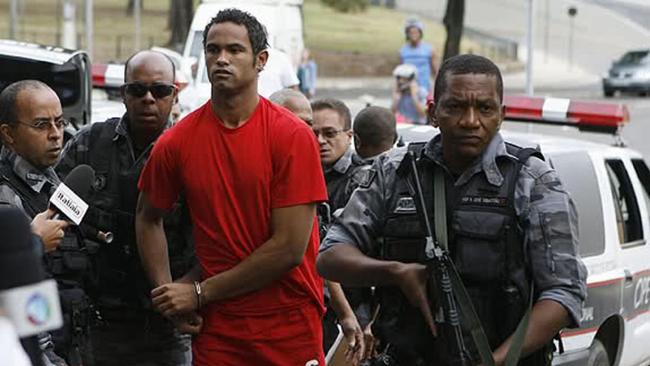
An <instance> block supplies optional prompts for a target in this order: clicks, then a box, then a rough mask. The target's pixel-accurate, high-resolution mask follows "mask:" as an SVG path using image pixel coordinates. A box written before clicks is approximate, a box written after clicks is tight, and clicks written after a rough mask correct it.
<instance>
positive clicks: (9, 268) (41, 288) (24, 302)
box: [0, 207, 63, 365]
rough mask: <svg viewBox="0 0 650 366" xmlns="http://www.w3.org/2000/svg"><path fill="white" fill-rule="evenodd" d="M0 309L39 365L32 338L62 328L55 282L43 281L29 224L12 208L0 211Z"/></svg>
mask: <svg viewBox="0 0 650 366" xmlns="http://www.w3.org/2000/svg"><path fill="white" fill-rule="evenodd" d="M0 233H2V240H0V309H2V310H3V312H4V313H5V315H6V317H7V318H8V319H9V320H10V321H11V323H12V324H13V326H14V328H15V329H16V333H17V334H18V336H19V337H21V343H22V344H23V348H24V349H25V351H26V352H27V353H28V354H29V356H30V359H31V360H32V363H33V364H34V365H41V364H42V360H41V351H40V348H39V347H38V339H37V338H36V337H34V335H35V334H38V333H41V332H45V331H49V330H53V329H57V328H60V327H61V326H62V324H63V319H62V316H61V306H60V303H59V295H58V291H57V285H56V281H55V280H53V279H48V280H45V271H44V269H43V267H42V264H41V249H40V248H39V246H38V245H37V243H36V242H35V241H34V236H33V234H32V232H31V228H30V224H29V221H28V220H27V217H26V216H25V214H24V213H23V212H22V211H21V210H19V209H16V208H8V207H2V208H0Z"/></svg>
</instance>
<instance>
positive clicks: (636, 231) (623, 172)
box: [603, 158, 650, 365]
mask: <svg viewBox="0 0 650 366" xmlns="http://www.w3.org/2000/svg"><path fill="white" fill-rule="evenodd" d="M603 163H604V164H605V169H606V171H607V176H608V183H609V185H610V192H611V195H612V199H613V201H614V207H615V210H616V227H617V232H618V239H619V240H618V243H617V244H618V245H619V246H620V248H621V254H620V259H621V260H620V263H621V265H622V267H621V268H622V270H623V275H624V279H623V284H624V286H623V304H622V309H621V315H622V316H623V317H624V319H625V332H624V338H623V340H624V344H623V353H622V358H621V360H620V365H637V364H639V363H640V362H641V361H643V360H644V359H646V358H647V355H648V353H649V350H648V347H647V345H648V344H650V313H648V308H649V305H650V304H649V303H650V297H649V295H650V287H649V285H650V273H649V272H648V266H649V263H650V261H649V259H650V257H649V256H648V250H649V249H648V244H647V238H648V235H649V234H650V233H649V232H648V217H647V207H646V202H647V198H644V194H647V192H644V189H643V186H642V184H641V183H640V181H639V179H638V177H637V174H636V171H635V168H634V166H633V164H632V162H631V161H630V160H629V159H625V158H606V159H605V160H604V161H603ZM642 213H643V214H642Z"/></svg>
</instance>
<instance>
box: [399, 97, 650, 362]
mask: <svg viewBox="0 0 650 366" xmlns="http://www.w3.org/2000/svg"><path fill="white" fill-rule="evenodd" d="M505 105H506V121H522V122H527V123H548V124H553V125H569V126H574V127H577V128H579V129H581V130H588V131H596V132H604V133H611V134H613V139H612V142H613V144H612V145H606V144H600V143H593V142H588V141H585V140H581V139H569V138H563V137H557V136H546V135H538V134H529V133H516V132H510V131H507V130H502V134H503V136H504V138H505V139H506V140H508V141H511V142H514V143H516V144H518V145H520V146H524V147H534V148H538V149H540V150H541V152H542V153H543V154H544V156H545V158H546V160H547V161H548V162H549V163H550V164H551V165H552V166H553V168H554V169H555V170H557V172H558V173H559V175H560V178H561V179H562V182H563V183H564V185H565V187H566V189H567V190H568V191H569V192H570V194H571V196H572V198H573V200H574V202H575V204H576V208H577V210H578V216H579V223H578V225H579V232H580V238H579V252H580V255H581V256H582V258H583V260H584V263H585V265H586V267H587V270H588V278H587V287H588V290H587V292H588V294H587V299H586V300H585V301H584V303H583V305H582V319H581V325H580V328H577V329H565V330H563V331H562V332H561V334H560V335H561V339H562V343H563V346H564V353H562V354H556V355H555V358H554V361H553V364H554V365H576V366H578V365H580V366H585V365H586V366H610V365H611V366H613V365H618V366H633V365H634V366H636V365H648V364H649V362H650V347H648V344H650V243H649V239H650V219H649V217H650V215H649V213H650V211H649V210H650V170H649V169H648V166H647V165H646V163H645V161H644V159H643V156H641V154H640V153H639V152H637V151H634V150H632V149H630V148H629V147H627V146H625V144H623V143H622V140H621V139H619V138H618V132H619V129H620V128H621V126H622V125H623V124H624V123H626V122H627V120H628V112H627V109H626V107H625V106H623V105H621V104H610V103H597V102H578V101H570V100H568V99H558V98H546V99H545V98H529V97H507V98H506V99H505ZM558 128H561V127H558ZM398 132H399V134H400V135H401V138H402V139H403V140H404V141H407V142H408V141H425V140H428V139H430V138H431V137H432V136H434V135H435V134H436V133H437V130H436V129H434V128H433V127H431V126H416V125H410V124H398Z"/></svg>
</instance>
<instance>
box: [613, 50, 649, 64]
mask: <svg viewBox="0 0 650 366" xmlns="http://www.w3.org/2000/svg"><path fill="white" fill-rule="evenodd" d="M648 54H650V51H633V52H628V53H626V54H624V55H623V57H621V59H620V60H619V61H618V64H619V65H641V64H648V63H650V58H649V57H648Z"/></svg>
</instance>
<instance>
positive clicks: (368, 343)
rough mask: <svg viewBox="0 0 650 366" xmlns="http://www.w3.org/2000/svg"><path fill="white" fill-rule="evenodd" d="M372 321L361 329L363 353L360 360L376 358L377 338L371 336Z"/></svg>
mask: <svg viewBox="0 0 650 366" xmlns="http://www.w3.org/2000/svg"><path fill="white" fill-rule="evenodd" d="M374 322H375V321H374V319H373V320H372V321H371V322H370V323H368V325H366V327H365V328H364V329H363V339H364V342H365V352H363V357H362V358H361V359H362V360H368V359H370V358H372V357H375V356H377V338H375V335H374V334H372V324H373V323H374Z"/></svg>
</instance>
